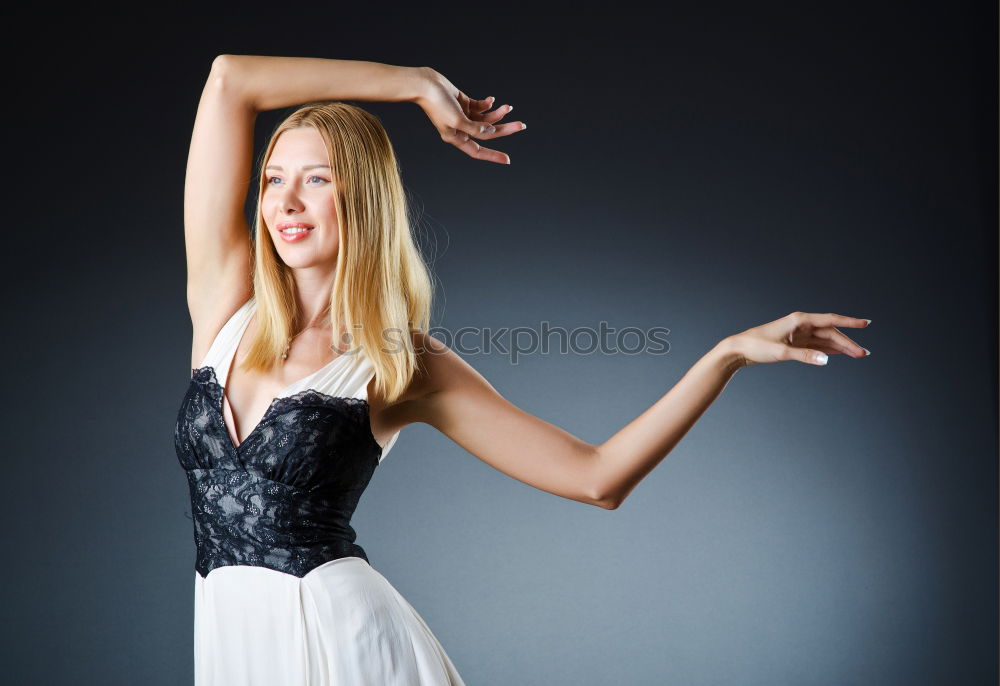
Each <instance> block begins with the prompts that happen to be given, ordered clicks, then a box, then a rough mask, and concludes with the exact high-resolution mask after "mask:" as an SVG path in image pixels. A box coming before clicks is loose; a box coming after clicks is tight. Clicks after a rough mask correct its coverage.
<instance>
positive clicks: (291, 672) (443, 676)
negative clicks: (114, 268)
mask: <svg viewBox="0 0 1000 686" xmlns="http://www.w3.org/2000/svg"><path fill="white" fill-rule="evenodd" d="M255 307H256V299H255V298H254V297H251V298H250V300H248V301H247V302H246V303H244V304H243V305H242V306H241V307H240V308H239V309H238V310H237V311H236V312H235V313H234V314H233V316H232V317H231V318H230V319H229V320H228V321H227V322H226V324H225V325H224V326H223V327H222V329H221V330H220V331H219V333H218V335H217V336H216V338H215V340H214V341H213V343H212V346H211V348H210V349H209V351H208V354H207V355H206V357H205V359H204V360H203V361H202V363H201V365H200V366H199V367H198V368H196V369H193V370H192V378H191V382H190V385H189V386H188V390H187V393H186V395H185V396H184V400H183V403H182V405H181V408H180V411H179V412H178V416H177V424H176V429H175V434H174V442H175V447H176V451H177V456H178V459H179V460H180V463H181V466H182V467H183V468H184V471H185V473H186V476H187V481H188V486H189V489H190V496H191V515H192V520H193V522H194V540H195V548H196V562H195V575H194V591H195V597H194V666H195V684H196V686H282V685H286V684H287V685H288V686H307V685H308V686H365V685H368V684H371V685H372V686H395V685H399V686H403V685H404V684H405V685H406V686H419V685H426V686H431V685H433V686H464V682H463V681H462V679H461V677H460V676H459V674H458V672H457V670H456V669H455V666H454V665H453V664H452V661H451V660H450V659H449V657H448V655H447V654H446V653H445V651H444V649H443V648H442V646H441V644H440V643H439V642H438V640H437V638H436V637H435V636H434V634H433V633H431V630H430V629H429V628H428V626H427V624H426V623H425V622H424V620H423V619H422V618H421V616H420V615H419V614H418V613H417V611H416V610H415V609H414V608H413V607H412V606H411V605H410V604H409V603H408V602H407V601H406V600H405V599H404V598H403V596H402V595H400V593H399V592H398V591H397V590H396V589H395V588H394V587H393V586H392V585H391V584H390V583H389V582H388V580H386V578H385V577H384V576H382V574H380V573H379V572H378V571H376V570H375V569H374V567H372V565H371V563H370V562H369V560H368V556H367V555H366V553H365V551H364V549H363V548H362V547H361V546H360V545H358V544H357V543H355V538H356V534H355V531H354V529H353V528H352V527H351V524H350V520H351V516H352V515H353V513H354V510H355V508H356V507H357V504H358V501H359V499H360V497H361V494H362V493H363V492H364V490H365V487H366V486H367V485H368V483H369V481H370V480H371V477H372V475H373V473H374V471H375V468H376V467H377V466H378V465H379V464H380V463H381V461H382V460H383V459H384V458H385V456H386V454H388V452H389V450H390V449H391V448H392V446H393V445H394V444H395V442H396V439H397V438H398V437H399V432H396V433H395V434H394V435H393V436H392V437H391V438H390V439H389V440H388V441H387V443H386V446H385V447H384V448H382V447H381V446H380V445H379V444H378V442H377V441H376V440H375V438H374V436H373V435H372V432H371V424H370V421H369V407H368V400H367V397H368V383H369V381H370V380H371V379H372V378H373V377H374V374H375V371H374V367H373V366H372V364H371V361H370V360H369V359H368V358H367V357H366V356H365V355H364V354H363V351H360V350H357V351H349V352H347V353H343V354H341V355H340V356H338V357H337V358H335V359H334V360H333V361H332V362H330V363H329V364H327V365H325V366H324V367H322V368H320V369H319V370H317V371H316V372H314V373H313V374H310V375H309V376H307V377H305V378H303V379H300V380H299V381H297V382H295V383H294V384H292V385H291V386H289V387H287V388H286V389H285V390H284V391H282V392H281V393H280V394H279V395H278V396H277V397H276V398H274V400H273V401H272V403H271V405H270V406H269V407H268V409H267V411H266V412H265V413H264V416H263V417H262V418H261V420H260V422H259V423H258V424H257V425H256V426H255V427H254V428H253V430H252V431H251V432H250V433H249V434H248V435H247V437H246V438H245V439H244V440H243V442H242V443H239V441H238V437H237V436H236V432H235V431H232V430H231V429H230V424H231V423H234V422H232V420H231V419H230V418H231V417H232V412H231V408H230V407H229V401H228V398H227V397H226V394H225V387H226V379H227V377H228V375H229V371H230V369H231V367H232V364H233V360H234V358H235V356H236V351H237V348H238V347H239V343H240V340H241V339H242V338H243V334H244V332H245V331H246V329H247V325H248V324H249V322H250V319H251V317H252V315H253V313H254V310H255Z"/></svg>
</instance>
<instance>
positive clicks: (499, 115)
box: [482, 105, 514, 124]
mask: <svg viewBox="0 0 1000 686" xmlns="http://www.w3.org/2000/svg"><path fill="white" fill-rule="evenodd" d="M513 109H514V106H513V105H501V106H500V107H498V108H496V109H495V110H493V111H492V112H487V113H485V114H483V115H482V121H487V122H489V123H491V124H495V123H496V122H497V121H499V120H501V119H503V118H504V117H506V116H507V115H508V114H510V112H511V110H513Z"/></svg>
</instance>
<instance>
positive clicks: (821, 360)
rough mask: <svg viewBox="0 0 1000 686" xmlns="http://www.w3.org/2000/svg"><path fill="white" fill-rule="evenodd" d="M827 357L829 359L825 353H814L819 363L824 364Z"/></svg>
mask: <svg viewBox="0 0 1000 686" xmlns="http://www.w3.org/2000/svg"><path fill="white" fill-rule="evenodd" d="M828 359H829V358H828V357H827V356H826V353H816V361H817V362H818V363H819V364H826V361H827V360H828Z"/></svg>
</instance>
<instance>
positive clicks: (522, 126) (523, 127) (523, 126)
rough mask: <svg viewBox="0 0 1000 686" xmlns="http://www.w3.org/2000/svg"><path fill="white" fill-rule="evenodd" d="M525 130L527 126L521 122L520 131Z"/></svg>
mask: <svg viewBox="0 0 1000 686" xmlns="http://www.w3.org/2000/svg"><path fill="white" fill-rule="evenodd" d="M526 128H528V125H527V124H525V123H524V122H521V130H522V131H524V130H525V129H526Z"/></svg>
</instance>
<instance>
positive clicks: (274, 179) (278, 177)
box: [266, 176, 326, 186]
mask: <svg viewBox="0 0 1000 686" xmlns="http://www.w3.org/2000/svg"><path fill="white" fill-rule="evenodd" d="M313 179H319V180H320V181H322V182H323V183H326V179H324V178H323V177H322V176H310V177H309V179H308V180H309V181H312V180H313ZM280 180H281V177H280V176H271V177H269V178H268V179H267V181H266V185H268V186H275V185H277V184H273V183H271V182H272V181H280Z"/></svg>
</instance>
